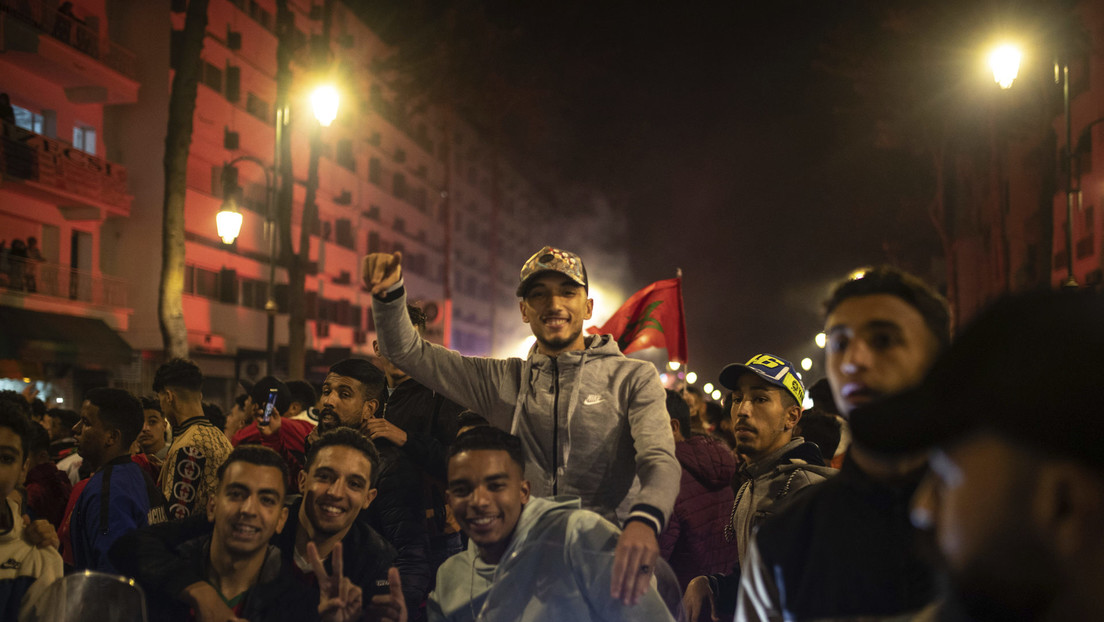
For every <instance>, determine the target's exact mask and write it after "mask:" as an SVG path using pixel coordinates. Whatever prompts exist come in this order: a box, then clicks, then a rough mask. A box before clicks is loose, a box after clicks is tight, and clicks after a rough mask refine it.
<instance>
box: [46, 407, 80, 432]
mask: <svg viewBox="0 0 1104 622" xmlns="http://www.w3.org/2000/svg"><path fill="white" fill-rule="evenodd" d="M46 414H47V415H49V416H51V417H53V418H54V419H57V420H58V421H60V422H61V425H62V426H64V427H65V429H66V430H72V429H73V426H75V425H77V422H78V421H80V413H78V412H77V411H75V410H69V409H68V408H51V409H50V410H47V411H46Z"/></svg>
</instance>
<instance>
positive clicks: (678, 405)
mask: <svg viewBox="0 0 1104 622" xmlns="http://www.w3.org/2000/svg"><path fill="white" fill-rule="evenodd" d="M667 414H668V415H669V416H670V417H671V418H672V419H674V420H675V421H678V424H679V433H680V434H682V435H683V436H684V437H686V438H690V406H689V405H688V404H687V403H686V400H684V399H682V396H681V395H679V394H678V392H677V391H672V390H671V389H667Z"/></svg>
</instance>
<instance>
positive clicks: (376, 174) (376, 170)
mask: <svg viewBox="0 0 1104 622" xmlns="http://www.w3.org/2000/svg"><path fill="white" fill-rule="evenodd" d="M368 181H370V182H372V183H373V184H376V185H377V186H378V185H379V184H381V183H383V167H382V165H381V164H380V159H379V158H372V159H371V160H369V161H368Z"/></svg>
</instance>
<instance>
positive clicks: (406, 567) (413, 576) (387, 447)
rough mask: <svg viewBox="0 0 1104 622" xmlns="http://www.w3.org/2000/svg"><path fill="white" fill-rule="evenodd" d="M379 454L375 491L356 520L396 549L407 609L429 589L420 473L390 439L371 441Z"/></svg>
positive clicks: (426, 537) (427, 555) (418, 601)
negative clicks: (370, 528) (365, 524)
mask: <svg viewBox="0 0 1104 622" xmlns="http://www.w3.org/2000/svg"><path fill="white" fill-rule="evenodd" d="M372 443H373V444H375V446H376V448H377V449H378V450H379V454H380V469H379V478H378V479H377V480H376V489H377V490H378V491H379V493H378V494H377V495H376V499H375V501H373V502H372V505H370V506H368V509H367V510H364V511H363V512H361V513H360V517H359V518H358V519H357V521H358V522H361V521H366V522H367V524H368V525H370V526H371V527H372V529H375V530H376V531H378V532H379V533H380V535H382V536H383V538H384V539H385V540H387V541H388V542H390V543H391V545H392V546H394V547H395V549H396V550H397V551H398V556H397V557H396V558H395V566H396V567H397V568H398V569H399V576H400V577H401V578H402V590H403V596H405V597H406V604H407V607H408V608H416V607H419V606H420V605H421V603H422V601H424V600H425V597H426V594H427V593H428V592H429V579H430V577H431V576H432V570H431V569H430V564H429V536H428V535H427V533H426V524H425V509H424V508H423V507H422V473H421V470H420V469H419V468H418V466H417V465H416V464H414V462H413V461H412V460H411V459H410V457H409V456H407V455H406V453H405V452H403V450H402V449H400V448H399V447H396V446H395V445H394V444H393V443H392V442H391V441H389V440H387V439H384V438H377V439H374V440H373V441H372Z"/></svg>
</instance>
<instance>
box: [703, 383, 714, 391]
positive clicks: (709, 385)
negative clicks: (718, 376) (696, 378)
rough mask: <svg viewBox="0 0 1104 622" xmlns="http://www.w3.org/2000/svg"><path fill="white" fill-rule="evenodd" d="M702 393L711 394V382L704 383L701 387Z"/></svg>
mask: <svg viewBox="0 0 1104 622" xmlns="http://www.w3.org/2000/svg"><path fill="white" fill-rule="evenodd" d="M702 391H705V392H706V393H712V392H713V383H712V382H707V383H705V386H703V387H702Z"/></svg>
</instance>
